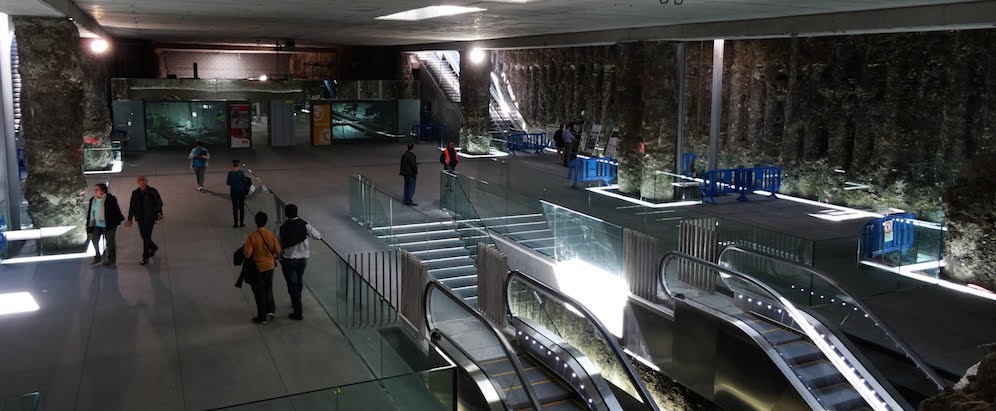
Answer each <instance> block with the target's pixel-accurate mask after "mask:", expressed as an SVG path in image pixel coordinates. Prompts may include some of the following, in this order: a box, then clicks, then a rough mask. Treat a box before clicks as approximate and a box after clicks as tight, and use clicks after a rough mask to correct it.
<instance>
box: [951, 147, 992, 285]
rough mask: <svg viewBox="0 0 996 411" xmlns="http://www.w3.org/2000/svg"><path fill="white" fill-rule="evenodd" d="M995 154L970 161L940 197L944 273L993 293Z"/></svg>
mask: <svg viewBox="0 0 996 411" xmlns="http://www.w3.org/2000/svg"><path fill="white" fill-rule="evenodd" d="M994 187H996V154H993V155H987V156H981V157H977V158H975V159H973V160H972V161H971V162H970V163H969V164H968V165H966V166H965V170H964V171H963V172H962V175H961V177H959V178H958V180H957V181H955V183H954V184H952V185H951V186H950V187H948V189H947V191H946V192H945V193H944V214H945V225H947V227H948V233H947V236H946V237H945V244H944V249H945V259H946V260H947V263H948V266H947V268H946V269H945V273H946V274H947V275H950V276H952V277H954V278H955V279H958V280H961V281H965V282H970V283H974V284H976V285H980V286H982V287H985V288H987V289H989V290H996V188H994Z"/></svg>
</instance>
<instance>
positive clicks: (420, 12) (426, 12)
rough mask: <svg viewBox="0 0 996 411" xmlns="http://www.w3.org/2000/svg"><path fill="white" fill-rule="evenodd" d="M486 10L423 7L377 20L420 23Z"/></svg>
mask: <svg viewBox="0 0 996 411" xmlns="http://www.w3.org/2000/svg"><path fill="white" fill-rule="evenodd" d="M485 10H487V9H482V8H480V7H463V6H429V7H422V8H420V9H412V10H408V11H402V12H400V13H394V14H389V15H386V16H380V17H377V20H401V21H419V20H426V19H434V18H436V17H444V16H454V15H457V14H464V13H475V12H478V11H485Z"/></svg>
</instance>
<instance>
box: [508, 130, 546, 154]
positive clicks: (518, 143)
mask: <svg viewBox="0 0 996 411" xmlns="http://www.w3.org/2000/svg"><path fill="white" fill-rule="evenodd" d="M547 147H550V139H549V138H547V136H546V133H516V134H510V135H509V136H508V147H507V148H508V152H509V154H512V155H513V156H514V155H515V152H516V151H532V152H533V154H543V151H544V150H546V148H547Z"/></svg>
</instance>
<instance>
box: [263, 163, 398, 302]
mask: <svg viewBox="0 0 996 411" xmlns="http://www.w3.org/2000/svg"><path fill="white" fill-rule="evenodd" d="M410 146H411V145H409V147H410ZM409 150H410V149H409ZM284 215H285V216H287V219H288V220H287V221H285V222H284V224H283V225H281V226H280V247H281V248H283V253H282V254H281V257H282V258H281V260H280V265H281V266H282V267H283V272H284V280H286V281H287V294H290V299H291V306H293V307H294V312H292V313H291V314H290V315H288V316H287V318H290V319H292V320H298V321H301V320H303V319H304V312H303V311H302V307H301V291H302V290H303V289H304V269H305V267H307V266H308V258H309V257H311V246H310V244H308V238H309V237H310V238H311V239H314V240H321V239H322V234H321V233H319V232H318V230H315V228H314V227H312V226H311V224H308V222H307V221H304V220H302V219H301V218H300V217H298V216H297V206H296V205H294V204H287V205H286V206H284Z"/></svg>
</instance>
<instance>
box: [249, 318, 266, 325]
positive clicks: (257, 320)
mask: <svg viewBox="0 0 996 411" xmlns="http://www.w3.org/2000/svg"><path fill="white" fill-rule="evenodd" d="M252 322H253V323H256V324H266V317H252Z"/></svg>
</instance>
